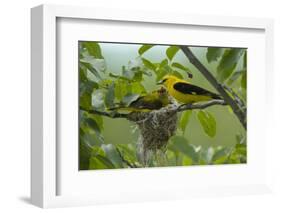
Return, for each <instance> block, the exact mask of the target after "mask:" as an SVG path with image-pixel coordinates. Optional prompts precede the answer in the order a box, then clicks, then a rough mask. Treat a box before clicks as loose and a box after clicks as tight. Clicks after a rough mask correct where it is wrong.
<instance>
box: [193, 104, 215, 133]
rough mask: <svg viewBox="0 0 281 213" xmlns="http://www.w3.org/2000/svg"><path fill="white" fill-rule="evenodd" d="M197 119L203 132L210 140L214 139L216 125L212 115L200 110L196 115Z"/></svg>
mask: <svg viewBox="0 0 281 213" xmlns="http://www.w3.org/2000/svg"><path fill="white" fill-rule="evenodd" d="M197 118H198V120H199V122H200V124H201V126H202V127H203V130H204V132H205V133H206V134H207V135H208V136H210V137H212V138H213V137H215V135H216V126H217V125H216V120H215V118H214V117H213V116H212V114H211V113H209V112H207V111H203V110H200V111H199V112H198V113H197Z"/></svg>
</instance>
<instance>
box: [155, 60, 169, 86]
mask: <svg viewBox="0 0 281 213" xmlns="http://www.w3.org/2000/svg"><path fill="white" fill-rule="evenodd" d="M170 71H171V69H170V67H169V65H168V60H167V59H164V60H162V61H161V63H160V64H159V66H158V67H157V68H156V70H155V74H156V81H157V82H158V81H160V80H161V79H162V78H163V77H164V76H165V75H167V74H168V73H169V72H170Z"/></svg>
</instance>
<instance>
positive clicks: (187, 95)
mask: <svg viewBox="0 0 281 213" xmlns="http://www.w3.org/2000/svg"><path fill="white" fill-rule="evenodd" d="M158 84H163V85H164V86H165V87H166V89H167V90H168V93H169V94H170V95H171V96H172V97H174V98H175V99H176V100H177V101H178V102H180V103H184V104H189V103H195V102H201V101H209V100H212V99H216V100H221V99H222V98H221V96H220V95H218V94H215V93H213V92H210V91H208V90H206V89H203V88H201V87H198V86H195V85H192V84H191V83H189V82H188V81H185V80H183V79H180V78H178V77H176V76H174V75H166V76H165V77H164V78H163V79H162V80H161V81H160V82H158Z"/></svg>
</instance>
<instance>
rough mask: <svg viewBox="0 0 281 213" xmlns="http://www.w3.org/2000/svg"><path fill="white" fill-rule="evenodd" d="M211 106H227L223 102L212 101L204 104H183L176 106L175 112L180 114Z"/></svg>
mask: <svg viewBox="0 0 281 213" xmlns="http://www.w3.org/2000/svg"><path fill="white" fill-rule="evenodd" d="M213 105H227V103H226V102H225V101H224V100H212V101H208V102H205V103H198V104H183V105H180V106H178V107H177V109H176V111H177V112H182V111H185V110H192V109H205V108H207V107H210V106H213Z"/></svg>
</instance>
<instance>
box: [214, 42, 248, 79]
mask: <svg viewBox="0 0 281 213" xmlns="http://www.w3.org/2000/svg"><path fill="white" fill-rule="evenodd" d="M243 52H244V50H243V49H239V48H233V49H227V50H225V52H224V54H223V56H222V59H221V60H220V63H219V65H218V67H217V74H218V78H219V81H220V82H223V81H225V80H226V79H227V78H229V77H230V76H231V74H232V73H233V71H234V69H235V68H236V65H237V63H238V60H239V59H240V57H241V55H242V54H243Z"/></svg>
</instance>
